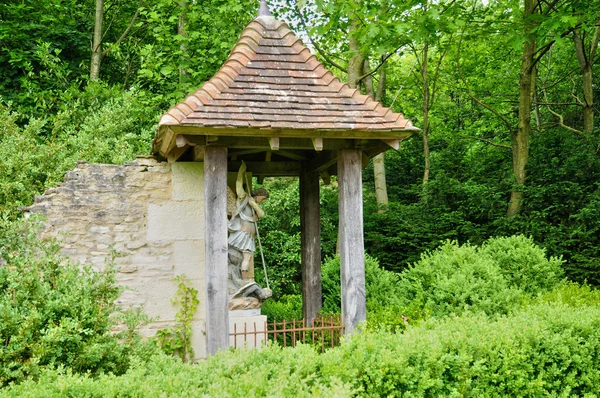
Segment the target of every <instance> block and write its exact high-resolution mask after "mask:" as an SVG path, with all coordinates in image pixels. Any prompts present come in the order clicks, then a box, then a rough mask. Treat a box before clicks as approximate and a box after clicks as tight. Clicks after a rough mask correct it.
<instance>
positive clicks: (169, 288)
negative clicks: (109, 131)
mask: <svg viewBox="0 0 600 398" xmlns="http://www.w3.org/2000/svg"><path fill="white" fill-rule="evenodd" d="M203 175H204V169H203V163H191V162H190V163H185V162H182V163H174V164H171V165H169V164H167V163H158V162H157V161H156V160H155V159H153V158H149V157H138V158H137V159H136V160H135V161H133V162H130V163H126V164H125V165H123V166H117V165H100V164H87V163H85V162H80V163H78V165H77V167H76V168H75V170H73V171H70V172H68V173H67V174H66V176H65V181H64V183H62V184H60V185H59V186H57V187H55V188H50V189H48V190H47V191H46V192H45V193H44V194H43V195H41V196H39V197H36V198H35V203H34V204H33V205H32V206H31V207H30V208H29V209H28V211H29V212H32V213H40V214H43V215H45V216H46V219H47V221H46V224H45V229H44V231H43V235H45V236H55V237H57V238H59V239H60V240H62V247H63V252H64V253H65V254H66V255H68V256H69V257H71V258H72V259H73V260H75V261H79V262H81V263H87V264H93V265H94V267H96V268H98V269H100V268H102V267H103V266H104V264H105V261H106V258H107V257H109V256H110V252H111V250H112V249H114V250H115V251H116V252H117V253H118V255H119V257H118V258H117V260H116V262H117V264H118V274H117V280H118V283H119V284H120V285H123V286H125V287H126V290H125V292H124V293H123V295H122V296H121V298H120V300H119V302H120V304H121V305H123V306H141V307H143V309H144V312H145V313H146V314H148V315H149V316H151V317H154V318H155V319H156V320H155V321H154V322H152V323H151V324H149V325H148V326H146V327H145V328H144V329H143V330H142V334H143V335H145V336H147V337H149V336H153V335H154V334H155V333H156V331H157V330H158V329H161V328H164V327H166V326H168V325H171V324H173V320H174V316H175V313H176V312H177V309H176V308H174V307H173V305H172V304H171V299H172V298H173V297H174V296H175V293H176V291H177V285H176V283H175V282H174V278H175V277H176V276H177V275H180V274H185V275H186V276H187V277H188V278H189V279H190V280H191V281H192V285H193V287H194V288H195V289H197V290H198V292H199V293H198V298H199V300H200V305H199V306H198V311H197V313H196V315H195V317H194V324H193V337H192V339H193V344H192V345H193V348H194V351H195V354H196V357H197V358H201V357H205V355H206V349H205V336H204V328H205V323H204V320H205V297H206V286H205V279H204V206H203V197H204V182H203Z"/></svg>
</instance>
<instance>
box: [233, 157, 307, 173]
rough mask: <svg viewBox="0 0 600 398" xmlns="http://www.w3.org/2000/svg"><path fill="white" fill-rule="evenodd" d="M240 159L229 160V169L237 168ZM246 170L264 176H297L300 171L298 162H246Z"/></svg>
mask: <svg viewBox="0 0 600 398" xmlns="http://www.w3.org/2000/svg"><path fill="white" fill-rule="evenodd" d="M241 165H242V162H241V161H235V162H234V161H230V162H229V169H231V170H238V169H239V168H240V166H241ZM246 165H247V166H248V171H249V172H252V174H253V175H256V176H265V177H298V176H299V175H300V171H301V164H300V162H291V161H289V162H252V161H249V162H246Z"/></svg>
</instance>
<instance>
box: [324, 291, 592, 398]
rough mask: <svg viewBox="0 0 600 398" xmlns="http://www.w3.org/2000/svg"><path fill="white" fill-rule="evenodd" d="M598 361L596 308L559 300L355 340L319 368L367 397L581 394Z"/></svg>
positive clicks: (589, 386)
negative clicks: (506, 313) (494, 317)
mask: <svg viewBox="0 0 600 398" xmlns="http://www.w3.org/2000/svg"><path fill="white" fill-rule="evenodd" d="M599 363H600V309H599V308H597V307H579V308H573V307H568V306H565V305H563V304H560V303H558V304H542V305H537V306H533V307H529V308H526V309H524V310H522V311H520V312H517V313H515V314H513V315H510V316H505V317H500V318H498V319H497V320H495V321H494V320H491V319H490V318H488V317H486V316H485V315H484V314H481V313H480V314H465V315H463V316H461V317H450V318H447V319H446V320H443V321H440V320H433V319H432V320H430V321H429V322H426V323H425V324H423V325H421V326H419V327H412V328H408V329H407V330H406V332H405V333H404V334H390V333H375V334H367V335H364V336H361V337H358V338H353V339H351V340H349V341H347V342H346V344H344V345H342V347H341V348H340V349H338V350H332V351H330V352H328V353H327V354H326V360H324V367H323V368H322V369H321V372H322V377H323V378H325V379H326V378H327V377H330V376H334V375H335V376H337V377H339V378H340V380H342V381H343V382H345V383H349V384H352V385H353V386H354V387H355V388H358V389H360V391H361V395H365V396H400V395H405V396H547V395H552V396H556V395H560V396H584V395H585V394H597V393H598V391H599V390H598V386H599V385H600V372H599V370H600V365H598V364H599ZM590 396H593V395H590Z"/></svg>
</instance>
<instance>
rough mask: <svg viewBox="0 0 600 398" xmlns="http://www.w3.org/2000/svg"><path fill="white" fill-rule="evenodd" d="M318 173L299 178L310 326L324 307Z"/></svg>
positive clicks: (305, 173)
mask: <svg viewBox="0 0 600 398" xmlns="http://www.w3.org/2000/svg"><path fill="white" fill-rule="evenodd" d="M319 189H320V186H319V173H318V172H314V171H310V170H308V169H307V168H303V169H302V173H301V174H300V229H301V241H302V313H303V316H304V319H305V320H306V323H307V324H308V325H311V324H312V322H313V320H314V319H315V318H316V316H317V314H318V312H319V310H320V309H321V307H322V300H323V294H322V286H321V205H320V202H319Z"/></svg>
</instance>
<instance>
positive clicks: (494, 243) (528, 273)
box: [480, 235, 563, 295]
mask: <svg viewBox="0 0 600 398" xmlns="http://www.w3.org/2000/svg"><path fill="white" fill-rule="evenodd" d="M480 252H481V253H482V254H483V255H486V254H487V255H489V257H490V258H491V259H492V260H493V261H494V262H495V263H496V264H497V266H498V267H499V268H500V272H502V274H503V275H504V277H505V278H506V280H507V282H508V284H509V285H510V286H514V287H516V288H518V289H521V290H523V291H524V292H525V293H528V294H532V295H535V294H538V293H540V292H544V291H548V290H551V289H552V288H554V287H555V286H556V285H557V284H558V282H559V280H560V279H561V278H562V277H563V270H562V268H561V265H562V260H561V259H559V258H556V257H550V258H547V255H546V250H544V249H542V248H541V247H539V246H537V245H535V243H534V242H533V239H531V238H526V237H524V236H522V235H518V236H511V237H499V238H492V239H489V240H488V241H487V242H486V243H485V244H484V245H483V247H482V248H481V250H480Z"/></svg>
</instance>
